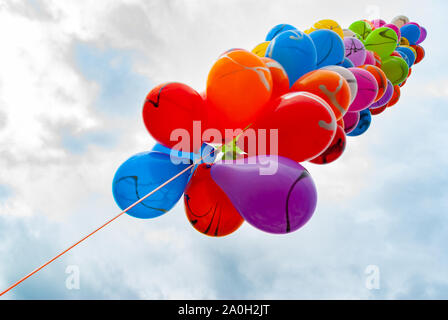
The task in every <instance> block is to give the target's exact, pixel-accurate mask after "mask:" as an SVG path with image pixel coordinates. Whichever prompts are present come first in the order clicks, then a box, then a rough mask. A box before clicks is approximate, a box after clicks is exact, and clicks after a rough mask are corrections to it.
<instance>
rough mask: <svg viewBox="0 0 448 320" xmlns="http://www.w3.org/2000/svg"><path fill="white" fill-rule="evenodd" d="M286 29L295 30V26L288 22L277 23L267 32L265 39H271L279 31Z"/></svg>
mask: <svg viewBox="0 0 448 320" xmlns="http://www.w3.org/2000/svg"><path fill="white" fill-rule="evenodd" d="M288 30H297V28H296V27H294V26H292V25H290V24H286V23H283V24H278V25H276V26H275V27H274V28H272V29H271V31H269V32H268V35H267V36H266V40H265V41H271V40H272V39H274V38H275V37H276V36H277V35H279V34H280V33H282V32H285V31H288Z"/></svg>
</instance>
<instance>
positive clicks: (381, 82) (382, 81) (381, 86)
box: [360, 64, 387, 102]
mask: <svg viewBox="0 0 448 320" xmlns="http://www.w3.org/2000/svg"><path fill="white" fill-rule="evenodd" d="M360 68H363V69H365V70H367V71H369V72H370V73H371V74H372V75H373V76H374V77H375V79H376V82H377V83H378V94H377V96H376V98H375V100H374V102H377V101H378V100H380V99H381V98H382V97H383V96H384V93H385V92H386V89H387V77H386V74H385V73H384V71H383V70H381V69H380V68H378V67H377V66H372V65H368V64H367V65H363V66H361V67H360Z"/></svg>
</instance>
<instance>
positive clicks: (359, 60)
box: [344, 37, 366, 67]
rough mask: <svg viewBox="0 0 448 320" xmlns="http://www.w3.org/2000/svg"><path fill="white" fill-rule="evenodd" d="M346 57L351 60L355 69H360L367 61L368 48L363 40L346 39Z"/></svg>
mask: <svg viewBox="0 0 448 320" xmlns="http://www.w3.org/2000/svg"><path fill="white" fill-rule="evenodd" d="M344 46H345V57H346V58H347V59H349V60H350V61H351V62H352V63H353V64H354V65H355V67H359V66H361V65H363V64H364V61H366V48H365V47H364V44H363V43H362V42H361V40H359V39H357V38H354V37H348V38H345V39H344Z"/></svg>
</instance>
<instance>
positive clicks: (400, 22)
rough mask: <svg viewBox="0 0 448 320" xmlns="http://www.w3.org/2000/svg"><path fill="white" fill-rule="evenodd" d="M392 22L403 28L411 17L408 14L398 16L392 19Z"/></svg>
mask: <svg viewBox="0 0 448 320" xmlns="http://www.w3.org/2000/svg"><path fill="white" fill-rule="evenodd" d="M391 23H392V24H394V25H396V26H397V27H398V28H401V27H402V26H404V25H405V24H406V23H409V18H408V17H406V16H396V17H395V18H393V19H392V21H391Z"/></svg>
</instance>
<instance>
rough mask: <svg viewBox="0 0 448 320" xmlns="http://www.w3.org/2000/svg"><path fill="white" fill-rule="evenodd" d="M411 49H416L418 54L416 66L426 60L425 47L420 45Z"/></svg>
mask: <svg viewBox="0 0 448 320" xmlns="http://www.w3.org/2000/svg"><path fill="white" fill-rule="evenodd" d="M411 47H412V48H414V49H415V51H416V52H417V58H416V59H415V62H414V64H418V63H420V62H421V61H422V60H423V58H425V49H423V47H422V46H420V45H418V44H417V45H413V46H411Z"/></svg>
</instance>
